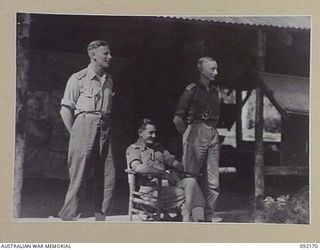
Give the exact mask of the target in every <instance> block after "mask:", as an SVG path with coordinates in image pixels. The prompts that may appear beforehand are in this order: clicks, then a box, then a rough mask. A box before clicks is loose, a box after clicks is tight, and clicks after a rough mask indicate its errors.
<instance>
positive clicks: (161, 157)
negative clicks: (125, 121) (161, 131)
mask: <svg viewBox="0 0 320 250" xmlns="http://www.w3.org/2000/svg"><path fill="white" fill-rule="evenodd" d="M138 134H139V138H138V140H137V142H136V143H134V144H132V145H130V146H129V147H128V148H127V151H126V157H127V164H128V167H129V168H130V169H132V170H134V171H135V172H137V173H157V174H161V175H162V176H164V178H165V179H168V182H169V184H170V185H169V186H162V188H161V196H160V200H161V203H162V204H163V206H164V207H168V208H180V209H181V215H182V220H183V221H184V222H189V221H196V222H198V221H203V220H204V205H205V200H204V197H203V194H202V192H201V189H200V187H199V185H198V183H197V180H196V176H192V175H190V174H187V173H185V172H183V166H182V164H181V163H180V162H178V161H177V160H176V159H175V157H174V156H173V155H171V154H170V153H169V152H168V151H167V150H165V149H164V148H163V147H161V145H159V144H157V143H155V138H156V127H155V125H154V123H153V122H152V121H151V120H150V119H142V120H141V121H140V123H139V126H138ZM152 186H155V183H154V182H153V180H152V179H142V180H141V188H142V189H143V192H148V193H151V192H154V189H153V188H152ZM140 191H141V190H140Z"/></svg>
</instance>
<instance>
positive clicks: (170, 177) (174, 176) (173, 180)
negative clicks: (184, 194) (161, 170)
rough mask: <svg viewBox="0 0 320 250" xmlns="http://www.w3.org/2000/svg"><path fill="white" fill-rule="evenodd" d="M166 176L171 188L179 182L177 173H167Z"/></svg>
mask: <svg viewBox="0 0 320 250" xmlns="http://www.w3.org/2000/svg"><path fill="white" fill-rule="evenodd" d="M167 174H168V177H167V179H168V182H169V184H170V185H171V186H174V185H175V184H176V183H177V182H179V181H180V178H179V174H178V173H177V172H174V171H173V172H171V173H167Z"/></svg>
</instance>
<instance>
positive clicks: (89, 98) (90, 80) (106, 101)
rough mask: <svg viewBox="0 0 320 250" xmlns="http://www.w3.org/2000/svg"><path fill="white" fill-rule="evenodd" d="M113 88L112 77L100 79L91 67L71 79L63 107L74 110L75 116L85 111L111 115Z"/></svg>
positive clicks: (65, 93) (62, 101) (105, 76)
mask: <svg viewBox="0 0 320 250" xmlns="http://www.w3.org/2000/svg"><path fill="white" fill-rule="evenodd" d="M112 88H113V81H112V78H111V75H109V74H107V73H106V74H104V75H103V76H102V77H99V76H98V75H97V74H96V73H95V72H94V71H93V70H92V68H91V66H90V65H89V66H88V67H87V68H85V69H83V70H81V71H79V72H77V73H75V74H73V75H72V76H71V77H70V78H69V80H68V82H67V86H66V89H65V92H64V96H63V98H62V100H61V105H63V106H67V107H69V108H71V109H72V110H74V114H75V115H76V114H79V113H81V112H84V111H88V112H92V111H99V112H103V113H111V104H112V97H113V95H114V93H113V92H112Z"/></svg>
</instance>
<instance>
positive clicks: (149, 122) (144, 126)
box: [137, 118, 156, 131]
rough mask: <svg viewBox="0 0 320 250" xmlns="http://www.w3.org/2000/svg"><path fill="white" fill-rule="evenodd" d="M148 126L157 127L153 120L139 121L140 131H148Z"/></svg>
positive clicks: (144, 119)
mask: <svg viewBox="0 0 320 250" xmlns="http://www.w3.org/2000/svg"><path fill="white" fill-rule="evenodd" d="M147 125H153V126H156V125H155V123H154V122H153V121H152V120H151V119H149V118H143V119H141V120H139V122H138V126H137V128H138V131H139V129H142V130H144V129H146V127H147Z"/></svg>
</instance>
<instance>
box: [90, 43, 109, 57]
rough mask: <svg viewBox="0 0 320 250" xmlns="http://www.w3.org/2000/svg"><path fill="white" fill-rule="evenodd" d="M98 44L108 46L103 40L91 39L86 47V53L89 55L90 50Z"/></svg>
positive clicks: (98, 45)
mask: <svg viewBox="0 0 320 250" xmlns="http://www.w3.org/2000/svg"><path fill="white" fill-rule="evenodd" d="M100 46H108V47H109V43H108V42H106V41H103V40H95V41H92V42H91V43H89V45H88V47H87V51H88V55H89V56H90V52H91V51H92V50H94V49H96V48H98V47H100Z"/></svg>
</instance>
